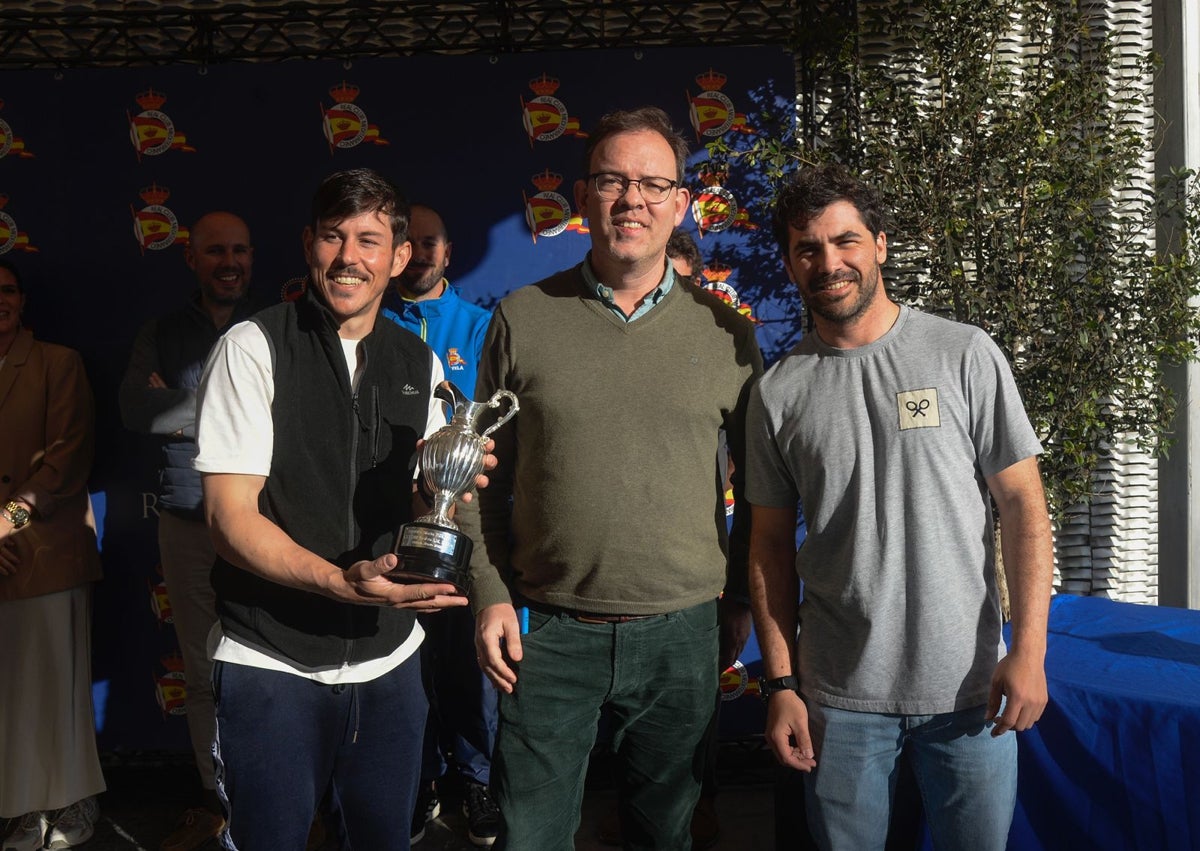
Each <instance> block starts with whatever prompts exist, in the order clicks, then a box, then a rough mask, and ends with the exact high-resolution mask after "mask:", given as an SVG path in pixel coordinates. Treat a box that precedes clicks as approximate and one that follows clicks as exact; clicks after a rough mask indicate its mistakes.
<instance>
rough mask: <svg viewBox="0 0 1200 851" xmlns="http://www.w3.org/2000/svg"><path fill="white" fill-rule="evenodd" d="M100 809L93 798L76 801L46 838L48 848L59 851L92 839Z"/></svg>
mask: <svg viewBox="0 0 1200 851" xmlns="http://www.w3.org/2000/svg"><path fill="white" fill-rule="evenodd" d="M99 815H100V807H99V806H98V805H97V804H96V802H95V801H94V800H93V799H92V798H84V799H83V800H82V801H76V802H75V803H74V804H71V806H69V807H67V808H65V809H64V810H63V811H62V812H61V813H59V816H58V818H56V819H55V820H54V823H53V824H52V825H51V826H50V833H49V834H48V835H47V836H46V848H48V849H50V851H59V849H62V848H71V847H73V846H75V845H82V844H83V843H85V842H87V841H88V840H89V839H91V838H92V834H93V833H94V832H95V822H96V818H97V817H98V816H99Z"/></svg>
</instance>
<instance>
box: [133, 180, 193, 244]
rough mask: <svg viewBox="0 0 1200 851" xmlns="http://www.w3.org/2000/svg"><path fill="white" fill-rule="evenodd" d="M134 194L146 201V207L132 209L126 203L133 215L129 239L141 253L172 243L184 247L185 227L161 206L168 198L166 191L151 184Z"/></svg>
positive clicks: (186, 235) (169, 193) (186, 237)
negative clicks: (135, 242) (132, 239)
mask: <svg viewBox="0 0 1200 851" xmlns="http://www.w3.org/2000/svg"><path fill="white" fill-rule="evenodd" d="M138 196H139V197H140V198H141V199H142V200H143V201H145V202H146V206H145V207H142V209H140V210H135V209H134V208H133V205H132V204H130V205H129V212H130V213H132V214H133V238H134V239H136V240H137V243H138V245H139V246H140V247H141V249H142V254H145V253H146V252H147V251H162V250H163V249H164V248H168V247H170V246H172V245H175V244H176V243H178V244H179V245H180V246H186V245H187V243H188V237H189V236H190V234H189V233H188V231H187V229H186V228H181V227H180V226H179V219H177V218H175V214H174V213H172V212H171V210H170V209H169V208H167V207H166V206H165V204H166V203H167V199H168V198H170V197H171V192H170V190H169V189H167V188H166V187H165V186H159V185H158V184H157V183H151V184H150V185H149V186H147V187H145V188H144V189H142V191H141V192H139V193H138Z"/></svg>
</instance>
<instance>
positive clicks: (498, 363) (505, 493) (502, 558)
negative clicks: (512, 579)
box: [459, 308, 521, 612]
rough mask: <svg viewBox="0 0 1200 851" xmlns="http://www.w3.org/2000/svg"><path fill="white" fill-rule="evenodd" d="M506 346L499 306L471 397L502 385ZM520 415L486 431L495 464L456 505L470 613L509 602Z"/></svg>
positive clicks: (483, 396)
mask: <svg viewBox="0 0 1200 851" xmlns="http://www.w3.org/2000/svg"><path fill="white" fill-rule="evenodd" d="M509 344H510V338H509V334H508V325H507V323H506V322H505V319H504V313H503V310H502V309H499V308H498V309H497V310H496V312H495V314H494V315H493V317H492V321H491V324H490V325H489V326H488V332H487V337H486V338H485V339H484V343H483V353H482V355H481V357H480V361H479V376H478V379H477V381H476V385H475V398H476V399H488V398H490V397H491V396H492V394H493V393H495V392H496V391H497V390H503V389H508V388H507V387H506V385H505V376H506V375H507V373H508V369H507V364H508V362H509V359H510V356H511V353H510V350H509ZM520 416H521V415H520V414H517V415H516V416H515V417H514V418H513V419H512V420H511V421H510V422H508V423H506V424H505V425H504V427H503V428H499V429H497V430H496V431H495V432H493V433H492V438H493V439H494V440H495V441H496V448H495V451H494V454H495V456H496V460H497V465H496V468H495V469H494V470H492V471H491V472H489V473H488V486H487V487H486V488H484V489H483V490H482V491H480V492H479V493H478V497H479V498H478V500H473V501H472V502H471V503H468V504H467V505H466V506H463V505H461V504H460V506H459V510H460V511H462V514H461V515H460V517H459V523H460V525H461V526H462V527H463V531H465V532H467V533H468V534H471V535H472V537H473V539H474V543H475V553H474V555H473V557H472V559H471V570H472V573H473V579H472V587H471V606H472V608H473V609H474V611H476V612H478V611H480V610H481V609H484V608H486V607H488V606H491V605H495V604H496V603H508V602H511V600H512V597H511V595H510V594H509V591H508V588H507V587H506V585H505V579H506V578H507V577H508V576H509V574H510V573H511V549H510V543H509V541H510V535H509V533H510V528H511V525H512V494H513V471H514V469H515V466H516V453H517V440H516V435H517V420H518V419H519V418H520ZM475 506H478V507H477V508H476V507H475ZM464 509H465V510H464Z"/></svg>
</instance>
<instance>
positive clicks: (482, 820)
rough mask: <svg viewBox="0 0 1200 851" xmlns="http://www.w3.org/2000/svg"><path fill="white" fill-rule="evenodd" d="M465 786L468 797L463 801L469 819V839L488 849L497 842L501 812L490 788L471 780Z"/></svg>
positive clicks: (472, 842)
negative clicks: (489, 791)
mask: <svg viewBox="0 0 1200 851" xmlns="http://www.w3.org/2000/svg"><path fill="white" fill-rule="evenodd" d="M465 785H466V787H467V788H466V792H467V796H466V798H465V799H464V800H463V814H464V815H465V816H466V817H467V838H468V839H470V840H471V844H472V845H478V846H479V847H481V848H486V847H488V846H489V845H491V844H492V843H494V842H495V841H496V833H497V832H498V831H499V830H500V810H499V808H498V807H497V806H496V802H495V801H493V800H492V796H491V795H490V794H489V793H488V787H486V786H484V785H483V784H482V783H472V782H471V781H469V780H468V781H467V782H466V784H465Z"/></svg>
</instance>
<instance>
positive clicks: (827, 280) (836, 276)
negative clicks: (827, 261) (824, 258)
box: [813, 269, 862, 287]
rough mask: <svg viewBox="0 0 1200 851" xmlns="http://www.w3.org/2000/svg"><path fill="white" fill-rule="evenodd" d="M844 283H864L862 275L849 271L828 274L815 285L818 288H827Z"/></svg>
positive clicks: (819, 278) (818, 279) (822, 276)
mask: <svg viewBox="0 0 1200 851" xmlns="http://www.w3.org/2000/svg"><path fill="white" fill-rule="evenodd" d="M842 281H850V282H851V283H855V284H860V283H862V275H860V274H858V273H857V272H855V271H852V270H849V269H847V270H845V271H841V272H827V273H826V274H824V275H821V276H819V277H818V278H817V279H816V280H815V281H813V283H814V284H815V285H816V286H818V287H827V286H829V285H830V284H837V283H840V282H842Z"/></svg>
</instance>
